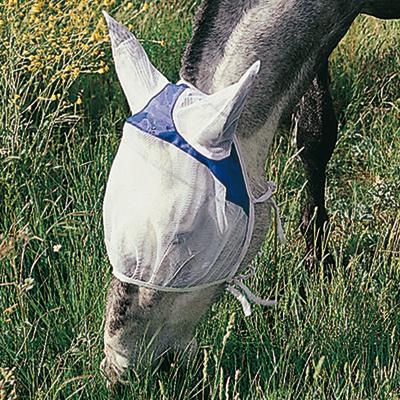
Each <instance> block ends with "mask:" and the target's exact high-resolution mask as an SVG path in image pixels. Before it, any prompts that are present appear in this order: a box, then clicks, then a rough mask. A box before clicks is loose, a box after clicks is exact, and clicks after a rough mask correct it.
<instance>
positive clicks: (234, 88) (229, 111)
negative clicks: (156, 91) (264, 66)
mask: <svg viewBox="0 0 400 400" xmlns="http://www.w3.org/2000/svg"><path fill="white" fill-rule="evenodd" d="M259 70H260V61H256V62H255V63H254V64H253V65H252V66H251V67H250V68H249V69H248V70H247V71H246V73H245V74H244V75H243V76H242V77H241V78H240V80H239V81H238V82H237V83H235V84H233V85H231V86H228V87H226V88H224V89H222V90H220V91H218V92H217V93H214V94H212V95H206V94H205V93H202V92H200V91H199V90H197V89H195V88H194V87H193V86H191V88H190V89H189V90H188V91H187V93H186V96H185V93H184V94H183V96H182V97H183V98H182V99H181V100H180V102H179V103H177V105H176V109H175V111H174V121H175V124H176V126H177V129H178V132H180V133H181V134H182V136H184V138H185V139H186V140H187V141H188V142H189V143H190V145H191V146H193V147H194V148H195V149H196V150H197V151H199V152H200V153H201V154H203V155H204V156H206V157H208V158H211V159H214V160H220V159H223V158H225V157H227V156H229V154H230V150H231V146H232V143H233V139H234V134H235V131H236V128H237V125H238V122H239V117H240V114H241V113H242V111H243V107H244V105H245V100H246V97H247V95H248V93H249V91H250V89H251V88H252V85H253V83H254V80H255V78H256V76H257V74H258V71H259Z"/></svg>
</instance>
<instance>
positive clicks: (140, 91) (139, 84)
mask: <svg viewBox="0 0 400 400" xmlns="http://www.w3.org/2000/svg"><path fill="white" fill-rule="evenodd" d="M103 15H104V17H105V19H106V22H107V25H108V30H109V34H110V41H111V47H112V53H113V57H114V63H115V69H116V71H117V75H118V79H119V81H120V83H121V86H122V89H123V91H124V93H125V96H126V98H127V100H128V103H129V106H130V108H131V111H132V113H133V114H134V113H136V112H138V111H140V110H141V109H142V108H143V107H144V106H145V105H146V104H147V102H148V101H149V100H150V98H152V97H153V96H154V95H155V94H157V93H158V92H159V91H161V89H162V88H163V87H164V86H165V85H166V84H167V83H168V80H167V78H165V76H164V75H163V74H162V73H161V72H159V71H158V70H157V69H156V68H155V67H154V66H153V65H152V63H151V62H150V60H149V58H148V57H147V54H146V52H145V51H144V49H143V47H142V46H141V44H140V43H139V41H138V40H137V39H136V37H135V36H134V35H133V34H132V33H131V32H129V30H128V29H127V28H125V27H124V26H123V25H121V24H119V23H118V22H117V21H116V20H115V19H113V18H111V17H110V16H109V15H108V14H107V13H106V12H104V11H103Z"/></svg>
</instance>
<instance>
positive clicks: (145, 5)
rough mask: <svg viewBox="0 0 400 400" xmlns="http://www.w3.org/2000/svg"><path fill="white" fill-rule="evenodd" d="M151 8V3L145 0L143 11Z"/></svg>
mask: <svg viewBox="0 0 400 400" xmlns="http://www.w3.org/2000/svg"><path fill="white" fill-rule="evenodd" d="M149 8H150V4H149V3H148V2H147V1H145V2H144V4H143V7H142V11H147V10H148V9H149Z"/></svg>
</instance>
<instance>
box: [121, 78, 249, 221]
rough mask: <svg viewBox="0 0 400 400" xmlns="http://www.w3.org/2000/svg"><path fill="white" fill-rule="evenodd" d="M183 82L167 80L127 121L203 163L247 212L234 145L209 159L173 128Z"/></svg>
mask: <svg viewBox="0 0 400 400" xmlns="http://www.w3.org/2000/svg"><path fill="white" fill-rule="evenodd" d="M187 88H188V86H186V85H183V84H182V85H174V84H171V83H169V84H167V85H166V86H165V88H164V89H163V90H162V91H161V92H160V93H159V94H157V95H156V96H155V97H153V98H152V99H151V100H150V102H149V103H148V104H147V105H146V106H145V107H144V109H143V110H142V111H140V112H138V113H137V114H134V115H132V116H131V117H129V118H128V120H127V122H128V123H130V124H132V125H133V126H135V127H136V128H138V129H140V130H141V131H143V132H146V133H148V134H151V135H153V136H155V137H157V138H159V139H161V140H164V141H166V142H168V143H170V144H172V145H174V146H175V147H177V148H178V149H180V150H182V151H184V152H185V153H186V154H188V155H190V156H191V157H193V158H195V159H196V160H197V161H198V162H200V163H202V164H203V165H205V166H206V167H207V168H208V169H209V170H210V172H211V173H212V174H213V175H214V176H215V177H216V178H217V179H218V180H219V181H220V182H221V183H222V184H223V185H224V186H225V188H226V198H227V200H229V201H230V202H232V203H234V204H236V205H238V206H240V207H241V208H242V209H243V210H244V212H245V213H246V214H247V215H249V208H250V200H249V196H248V193H247V189H246V184H245V180H244V177H243V171H242V168H241V165H240V161H239V157H238V154H237V150H236V148H235V145H234V144H233V145H232V150H231V154H230V155H229V156H228V157H226V158H224V159H222V160H211V159H209V158H207V157H205V156H203V155H202V154H200V153H199V152H198V151H196V150H195V149H194V148H193V147H192V146H191V145H190V144H189V143H188V142H187V141H186V140H185V139H184V138H183V137H182V136H181V135H180V134H179V133H178V132H177V130H176V127H175V123H174V120H173V117H172V114H173V110H174V106H175V103H176V101H177V99H178V97H179V96H180V95H181V94H182V92H183V91H184V90H185V89H187Z"/></svg>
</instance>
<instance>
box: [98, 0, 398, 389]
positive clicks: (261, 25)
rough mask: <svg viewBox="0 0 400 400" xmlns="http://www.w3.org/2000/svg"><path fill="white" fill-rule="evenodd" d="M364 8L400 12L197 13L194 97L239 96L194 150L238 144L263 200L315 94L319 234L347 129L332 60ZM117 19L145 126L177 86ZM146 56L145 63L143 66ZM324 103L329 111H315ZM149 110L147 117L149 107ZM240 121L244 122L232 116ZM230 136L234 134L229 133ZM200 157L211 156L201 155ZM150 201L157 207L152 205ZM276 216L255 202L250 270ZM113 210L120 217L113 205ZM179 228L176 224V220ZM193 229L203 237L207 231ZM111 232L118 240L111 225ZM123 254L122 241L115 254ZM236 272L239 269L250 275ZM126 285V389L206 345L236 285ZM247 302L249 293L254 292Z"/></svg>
mask: <svg viewBox="0 0 400 400" xmlns="http://www.w3.org/2000/svg"><path fill="white" fill-rule="evenodd" d="M362 12H366V13H369V14H374V15H376V16H381V17H385V18H388V17H390V18H392V17H393V18H394V17H398V16H399V15H400V9H399V5H395V4H393V2H391V1H390V0H375V1H372V0H371V1H360V0H334V1H326V0H324V1H319V2H316V1H310V0H301V1H297V0H273V1H265V0H238V1H236V2H234V3H233V2H230V1H228V0H218V1H214V0H212V1H211V0H205V1H204V2H203V3H202V5H201V6H200V9H199V11H198V13H197V16H196V19H195V23H194V30H193V36H192V38H191V40H190V42H189V44H188V46H187V48H186V51H185V54H184V57H183V65H182V69H181V72H180V75H181V78H182V84H183V85H186V87H187V88H189V90H192V91H193V93H195V94H194V95H193V97H194V98H195V97H196V96H197V97H199V98H200V97H201V98H202V99H203V97H204V98H206V96H211V98H212V99H215V98H217V97H218V96H219V98H224V97H223V96H228V92H229V93H230V95H229V96H231V97H229V96H228V97H226V98H224V99H225V100H226V101H227V102H229V104H231V106H230V108H229V110H228V111H229V112H228V113H224V112H222V111H221V110H217V111H219V112H220V114H221V115H223V116H224V118H225V119H224V120H223V121H222V123H219V124H217V126H218V127H219V129H220V133H218V132H214V131H213V134H212V135H211V136H210V135H209V137H208V139H207V140H206V139H204V137H203V138H200V139H201V140H199V141H197V142H196V144H195V145H194V146H193V147H195V148H196V150H198V149H197V147H196V146H199V148H200V147H201V145H202V143H203V144H204V143H205V142H206V143H207V146H208V145H209V146H211V147H213V148H217V149H218V151H220V152H224V149H225V150H226V148H227V147H228V148H229V151H231V148H232V146H233V144H236V145H237V147H238V148H240V153H241V163H242V166H243V169H244V170H245V175H247V185H246V187H247V188H248V192H249V193H252V194H253V196H254V198H256V199H257V198H261V197H263V196H264V195H265V192H266V190H267V191H268V185H267V182H266V180H265V177H264V163H265V159H266V155H267V153H268V150H269V148H270V146H271V143H272V140H273V137H274V135H275V133H276V131H277V129H278V127H279V124H280V121H281V119H282V117H283V116H284V115H285V114H287V113H290V112H291V111H292V110H293V108H294V107H295V105H296V104H297V103H298V102H299V100H300V99H301V98H302V96H304V97H303V100H302V101H301V102H300V106H299V108H298V113H297V120H298V124H297V125H298V127H297V143H298V146H300V147H302V148H304V150H303V151H302V152H301V153H300V154H301V155H300V156H301V158H302V160H303V162H304V165H305V169H306V175H307V177H308V178H309V182H308V200H307V207H306V208H305V214H304V215H305V217H303V218H305V220H306V222H305V224H304V225H305V226H308V225H309V221H311V213H312V212H313V210H314V208H315V207H317V209H318V216H317V229H318V230H319V231H320V232H321V231H322V229H323V224H324V222H326V221H327V215H326V211H325V207H324V196H323V190H324V185H325V168H326V164H327V162H328V161H329V158H330V156H331V154H332V151H333V147H334V144H335V140H336V129H337V128H336V123H335V121H336V119H335V117H334V113H333V107H332V100H331V97H330V94H329V87H328V82H327V61H326V60H327V58H328V56H329V54H330V53H331V52H332V50H333V49H334V48H335V47H336V45H337V44H338V43H339V41H340V40H341V38H342V37H343V36H344V35H345V33H346V32H347V30H348V29H349V27H350V25H351V23H352V22H353V20H354V19H355V17H356V16H357V15H358V14H360V13H362ZM107 22H108V25H109V29H110V36H111V35H112V30H113V29H114V34H115V32H116V31H118V30H119V33H120V36H119V37H117V36H115V37H114V44H113V46H115V48H113V53H114V50H115V53H114V56H117V55H118V51H119V50H118V46H119V44H121V43H130V45H132V46H133V47H132V48H130V49H128V50H129V51H127V54H128V56H127V57H128V59H127V60H128V61H126V62H125V61H121V62H120V64H119V65H118V63H117V60H116V67H117V72H118V71H121V72H120V73H119V78H120V81H121V84H122V87H123V89H124V92H125V94H126V96H127V98H128V102H129V104H130V106H131V110H132V112H133V114H134V116H135V117H134V118H133V120H134V121H133V122H135V124H136V126H139V127H141V126H142V125H139V122H138V121H139V119H140V118H142V117H143V114H142V115H141V116H140V118H139V119H138V117H137V116H138V114H137V112H138V111H139V110H141V109H143V107H148V106H149V104H151V101H152V98H153V97H154V96H155V95H156V94H157V92H158V91H160V90H161V89H162V88H163V87H164V86H165V85H167V84H168V82H167V81H166V80H165V78H164V77H163V76H162V74H160V73H159V72H158V71H157V70H156V69H155V68H154V66H152V65H151V63H150V62H149V61H148V59H146V57H145V56H143V52H144V50H143V49H142V48H141V47H140V45H139V44H138V42H137V41H135V40H134V39H133V38H132V37H131V36H129V35H130V34H129V32H128V31H123V30H122V31H121V29H122V28H120V27H117V28H116V25H115V22H113V21H112V20H111V19H110V18H108V19H107ZM113 24H114V25H113ZM121 32H122V33H121ZM112 42H113V39H112ZM130 45H129V46H130ZM138 54H139V55H140V59H141V64H140V65H137V64H138V61H137V57H138ZM143 60H144V61H143ZM258 60H260V61H261V67H260V65H259V63H258ZM249 67H250V68H249ZM138 70H140V71H141V73H140V74H142V73H143V71H145V73H146V82H140V79H139V78H140V76H142V75H140V74H138V73H137V71H138ZM135 71H136V72H135ZM124 74H125V75H124ZM123 75H124V76H125V77H123ZM139 75H140V76H139ZM121 77H122V79H121ZM132 77H136V78H137V79H136V80H135V79H132ZM240 77H242V78H241V79H239V78H240ZM314 78H315V79H314ZM227 88H228V89H227ZM229 88H235V89H229ZM174 90H175V89H174ZM196 91H197V92H196ZM199 93H200V94H199ZM232 93H233V94H232ZM305 93H306V94H305ZM138 94H140V96H138ZM142 94H143V96H142ZM214 95H215V96H216V97H213V96H214ZM202 96H203V97H202ZM221 96H222V97H221ZM232 96H233V97H232ZM233 99H235V100H233ZM225 100H224V101H225ZM239 100H240V101H239ZM193 101H194V100H193ZM201 101H203V100H201ZM201 101H200V100H199V103H201ZM210 101H211V102H213V101H214V100H210ZM315 101H317V103H318V107H313V104H314V103H313V102H315ZM149 102H150V103H149ZM213 104H214V103H213ZM215 104H221V103H220V102H216V103H215ZM224 104H225V103H224ZM216 107H217V106H216ZM144 110H145V111H146V113H147V109H146V108H145V109H144ZM146 113H145V114H146ZM211 113H212V112H211ZM233 113H235V118H233V117H232V120H230V118H231V116H232V114H233ZM239 114H240V119H238V115H239ZM207 115H208V114H207ZM310 116H314V117H315V118H310ZM314 120H316V121H318V123H317V124H316V125H312V124H311V125H310V124H309V123H308V121H314ZM228 121H231V122H232V124H231V123H230V124H229V128H230V127H231V126H233V127H234V129H228V125H227V122H228ZM206 122H207V116H206V115H205V116H204V117H203V118H201V113H200V117H199V118H198V119H197V120H196V123H197V124H200V125H201V126H203V124H205V123H206ZM155 123H157V121H156V122H155ZM189 128H190V124H189V127H188V129H189ZM195 128H196V129H197V126H196V124H192V129H193V130H195ZM148 129H149V132H150V131H151V129H152V128H151V127H150V126H149V127H148ZM189 131H190V129H189ZM228 131H229V134H230V136H229V137H227V136H226V132H228ZM233 134H234V136H232V135H233ZM203 139H204V140H203ZM235 141H236V142H235ZM326 143H328V145H326ZM207 146H206V147H207ZM207 149H209V147H207ZM207 149H206V150H207ZM321 149H322V150H321ZM199 151H200V153H201V149H200V150H199ZM229 151H228V153H229ZM321 151H322V152H323V157H321V159H317V157H316V154H320V152H321ZM122 165H123V164H122ZM172 167H173V165H172ZM121 168H123V167H121ZM310 177H311V178H310ZM121 193H123V192H121ZM150 200H151V199H150ZM269 200H271V199H270V198H269ZM205 201H206V200H204V199H203V200H202V202H205ZM121 204H122V203H121ZM140 204H142V205H146V204H145V202H142V203H140ZM151 204H154V203H151ZM201 204H203V203H201ZM107 207H108V206H107ZM107 207H106V208H107ZM273 208H274V207H273V201H266V202H260V203H256V204H254V221H253V222H254V223H253V226H252V235H251V237H250V240H249V243H248V244H247V246H246V254H245V255H244V257H241V265H242V266H244V265H246V264H247V263H249V261H250V260H251V259H252V258H253V257H254V255H255V254H256V253H257V252H258V250H259V248H260V246H261V244H262V242H263V240H264V237H265V234H266V232H267V230H268V228H269V226H270V222H271V212H272V209H273ZM199 209H201V207H200V208H199ZM185 212H186V213H187V216H188V218H189V216H190V217H192V215H190V214H191V211H190V210H186V211H185ZM110 213H111V214H112V213H113V211H112V209H111V211H110ZM106 214H108V211H107V212H106V213H105V215H106ZM107 218H108V217H107ZM170 222H171V224H174V223H175V222H177V221H174V220H171V221H170ZM108 225H109V226H111V225H112V224H111V223H110V224H108ZM114 228H115V229H117V228H118V227H117V226H115V227H114ZM132 229H134V227H133V228H132ZM308 232H309V229H308ZM193 233H194V234H196V229H195V230H194V232H193ZM211 233H215V232H211ZM107 235H109V236H111V234H110V233H109V232H107V228H106V236H107ZM310 238H311V236H310V235H308V236H306V241H307V243H308V246H310V240H311V239H310ZM185 240H186V239H185V237H183V238H182V237H177V238H176V240H175V241H174V242H173V244H174V245H176V246H178V247H179V246H180V245H183V244H182V243H184V241H185ZM106 241H107V237H106ZM226 245H227V246H229V243H227V244H226ZM231 246H232V247H233V246H235V244H231ZM311 246H312V245H311ZM118 248H119V247H118V245H117V247H116V249H117V250H115V251H113V254H114V255H115V253H118ZM232 251H233V250H232ZM128 253H129V252H128ZM128 253H127V252H124V254H123V257H122V258H121V257H120V258H121V259H122V265H123V267H124V268H125V267H127V268H128V269H129V268H131V267H132V265H133V266H135V267H136V266H137V265H138V256H137V255H135V254H133V252H131V253H129V254H128ZM117 256H120V255H118V254H117V255H116V257H117ZM135 257H136V258H135ZM133 259H134V261H133ZM131 264H132V265H131ZM148 267H151V266H148ZM182 267H183V265H182ZM237 268H238V271H240V270H239V268H240V267H239V266H238V267H237ZM125 278H126V275H125V276H122V275H118V277H117V275H116V276H114V277H113V278H112V281H111V284H110V288H109V292H108V299H107V306H106V322H105V334H104V342H105V347H104V352H105V358H104V360H103V362H102V365H101V366H102V369H103V371H104V373H105V375H106V376H107V378H108V379H109V380H110V381H111V382H117V381H120V380H121V377H122V376H123V374H124V373H125V372H126V371H127V370H128V369H129V367H130V366H131V365H132V364H133V363H134V362H135V361H137V360H139V359H140V358H141V357H142V356H143V352H146V353H147V354H148V355H149V356H150V358H151V359H152V360H155V359H157V358H158V357H160V356H161V355H163V354H165V353H167V352H169V351H172V350H183V349H190V351H189V353H190V352H192V351H193V350H194V349H195V348H196V343H195V340H194V339H193V332H194V329H195V327H196V326H197V324H198V323H199V321H200V320H201V319H202V318H203V317H204V315H205V314H206V312H207V311H208V309H209V308H210V306H211V305H212V304H213V303H214V302H215V301H216V300H217V299H218V297H219V296H220V295H221V293H222V292H223V289H224V288H225V287H226V282H222V283H221V282H218V284H215V285H206V286H205V287H201V288H200V289H199V290H193V291H185V290H183V291H180V290H177V291H174V290H172V291H171V290H160V287H159V286H156V285H155V286H151V285H144V286H143V285H138V284H137V282H136V281H135V280H132V281H131V280H130V279H125ZM132 282H135V283H132ZM236 294H237V297H239V298H240V296H242V297H241V299H242V300H243V297H246V296H245V295H244V294H238V293H237V291H236ZM246 295H247V296H248V297H250V294H249V293H248V292H247V293H246Z"/></svg>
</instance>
